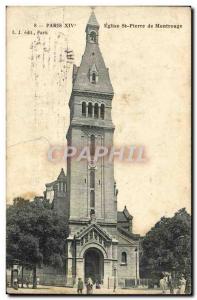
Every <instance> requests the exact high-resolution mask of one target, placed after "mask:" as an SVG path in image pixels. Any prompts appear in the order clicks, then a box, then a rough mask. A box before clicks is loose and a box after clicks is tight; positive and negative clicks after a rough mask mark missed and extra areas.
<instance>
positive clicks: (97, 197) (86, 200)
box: [67, 12, 117, 234]
mask: <svg viewBox="0 0 197 300" xmlns="http://www.w3.org/2000/svg"><path fill="white" fill-rule="evenodd" d="M113 95H114V93H113V88H112V84H111V81H110V77H109V72H108V69H107V68H106V66H105V63H104V60H103V57H102V54H101V51H100V48H99V24H98V22H97V19H96V17H95V14H94V12H92V13H91V16H90V18H89V21H88V23H87V26H86V47H85V52H84V54H83V56H82V60H81V64H80V66H79V67H77V66H75V65H74V66H73V86H72V93H71V96H70V101H69V108H70V126H69V129H68V132H67V143H68V146H72V147H75V148H76V149H77V154H78V155H77V158H76V157H68V158H67V193H68V201H69V224H70V228H71V231H72V234H73V233H75V231H77V230H79V227H80V226H81V225H82V224H83V226H84V224H88V223H89V222H90V221H91V220H92V219H94V220H96V222H97V223H98V224H101V225H102V226H107V225H110V226H112V227H113V226H114V227H116V224H117V201H116V189H115V181H114V165H113V162H110V161H109V157H108V156H105V157H102V158H100V159H98V161H96V162H95V161H94V156H95V151H96V149H97V147H107V148H108V149H110V148H111V147H112V146H113V133H114V125H113V123H112V118H111V109H112V99H113ZM84 149H87V152H86V154H89V160H87V159H85V158H80V155H79V153H81V151H84V152H83V153H84V154H85V150H84ZM88 149H89V150H88ZM88 151H89V153H88ZM79 158H80V159H79Z"/></svg>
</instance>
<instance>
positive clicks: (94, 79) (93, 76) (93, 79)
mask: <svg viewBox="0 0 197 300" xmlns="http://www.w3.org/2000/svg"><path fill="white" fill-rule="evenodd" d="M92 83H96V73H92Z"/></svg>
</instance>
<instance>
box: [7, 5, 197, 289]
mask: <svg viewBox="0 0 197 300" xmlns="http://www.w3.org/2000/svg"><path fill="white" fill-rule="evenodd" d="M6 15H7V28H6V30H7V61H6V64H7V73H6V80H7V200H6V201H7V202H6V203H7V212H6V213H7V250H6V251H7V258H6V262H7V267H6V279H7V293H9V294H76V295H77V294H92V295H96V294H105V295H112V294H113V295H123V294H124V295H125V294H130V295H132V294H141V295H153V294H158V295H166V294H187V295H188V294H189V295H191V294H192V277H191V268H192V262H191V231H192V229H191V8H190V7H178V6H177V7H156V6H149V7H135V6H133V7H132V6H122V7H121V6H117V7H115V6H114V7H113V6H111V7H102V6H101V7H99V6H98V7H88V6H86V7H71V6H70V7H69V6H64V7H63V6H40V7H38V6H34V7H33V6H31V7H30V6H8V7H7V9H6Z"/></svg>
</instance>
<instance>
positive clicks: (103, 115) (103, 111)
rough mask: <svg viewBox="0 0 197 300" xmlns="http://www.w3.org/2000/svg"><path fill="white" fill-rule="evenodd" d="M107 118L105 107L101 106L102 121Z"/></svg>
mask: <svg viewBox="0 0 197 300" xmlns="http://www.w3.org/2000/svg"><path fill="white" fill-rule="evenodd" d="M104 118H105V105H104V104H101V119H104Z"/></svg>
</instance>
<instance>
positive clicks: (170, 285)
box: [168, 275, 174, 295]
mask: <svg viewBox="0 0 197 300" xmlns="http://www.w3.org/2000/svg"><path fill="white" fill-rule="evenodd" d="M168 287H169V289H170V294H171V295H172V294H174V282H173V280H172V276H171V275H170V276H169V278H168Z"/></svg>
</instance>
